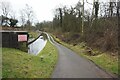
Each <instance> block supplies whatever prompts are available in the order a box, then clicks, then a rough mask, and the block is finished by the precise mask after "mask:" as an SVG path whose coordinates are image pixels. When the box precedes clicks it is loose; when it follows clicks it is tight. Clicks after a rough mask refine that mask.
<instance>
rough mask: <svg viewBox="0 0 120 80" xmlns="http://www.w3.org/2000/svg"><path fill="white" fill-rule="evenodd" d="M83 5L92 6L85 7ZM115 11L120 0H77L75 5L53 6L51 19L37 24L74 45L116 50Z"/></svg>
mask: <svg viewBox="0 0 120 80" xmlns="http://www.w3.org/2000/svg"><path fill="white" fill-rule="evenodd" d="M85 4H90V5H92V7H91V8H88V9H85ZM119 14H120V1H116V2H111V0H110V1H109V2H100V1H99V0H97V1H95V0H93V3H89V2H87V0H86V1H85V2H84V3H83V2H80V1H79V2H78V3H77V4H76V5H75V6H70V7H68V6H63V7H58V8H56V9H55V15H54V18H53V21H51V22H44V23H42V25H37V26H38V27H39V28H41V29H45V30H46V31H51V32H53V33H55V34H56V36H57V37H59V38H61V39H62V40H63V41H66V42H68V43H70V42H71V43H75V44H76V43H78V42H81V41H82V42H86V43H87V45H89V46H93V47H97V48H99V49H102V50H111V51H115V50H117V49H118V47H117V44H118V42H117V37H118V34H117V33H118V26H119V20H118V19H119ZM40 24H41V23H40ZM40 26H42V27H40ZM101 44H103V45H101Z"/></svg>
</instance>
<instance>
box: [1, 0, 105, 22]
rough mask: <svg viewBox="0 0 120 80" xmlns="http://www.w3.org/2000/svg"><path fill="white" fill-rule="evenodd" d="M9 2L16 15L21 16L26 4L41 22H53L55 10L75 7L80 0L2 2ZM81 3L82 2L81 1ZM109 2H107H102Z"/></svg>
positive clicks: (18, 0)
mask: <svg viewBox="0 0 120 80" xmlns="http://www.w3.org/2000/svg"><path fill="white" fill-rule="evenodd" d="M1 1H7V2H10V3H11V6H12V9H13V11H14V12H15V14H16V15H17V17H18V15H19V10H21V9H23V8H24V7H25V4H28V5H30V6H31V7H32V8H33V11H34V13H35V16H36V18H37V20H38V21H39V22H42V21H44V20H46V21H51V20H52V19H53V16H54V10H55V8H56V7H59V6H64V5H67V6H70V5H73V6H74V5H75V4H76V3H77V2H78V1H79V0H0V2H1ZM80 1H81V0H80ZM85 1H86V0H85ZM88 1H89V2H93V0H88ZM101 1H107V0H101ZM85 7H86V8H89V7H90V5H88V4H86V6H85Z"/></svg>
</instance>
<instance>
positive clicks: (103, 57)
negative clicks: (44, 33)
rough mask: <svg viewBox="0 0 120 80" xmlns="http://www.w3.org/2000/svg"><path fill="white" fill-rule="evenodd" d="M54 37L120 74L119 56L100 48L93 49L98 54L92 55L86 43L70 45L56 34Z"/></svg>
mask: <svg viewBox="0 0 120 80" xmlns="http://www.w3.org/2000/svg"><path fill="white" fill-rule="evenodd" d="M52 36H53V35H52ZM53 37H54V39H55V40H56V41H57V42H58V43H60V44H62V45H64V46H66V47H68V48H70V49H72V50H73V51H75V52H76V53H77V54H79V55H80V56H83V57H85V58H88V59H90V60H92V61H93V62H94V63H96V64H97V65H98V66H100V67H101V68H103V69H104V70H106V71H108V72H111V73H113V74H119V75H120V73H118V57H117V56H111V55H109V53H101V52H100V51H98V50H93V52H96V53H97V54H98V55H95V56H90V55H87V52H86V48H85V45H84V43H79V44H77V45H70V44H67V43H65V42H63V41H61V40H60V39H58V38H56V37H55V36H53Z"/></svg>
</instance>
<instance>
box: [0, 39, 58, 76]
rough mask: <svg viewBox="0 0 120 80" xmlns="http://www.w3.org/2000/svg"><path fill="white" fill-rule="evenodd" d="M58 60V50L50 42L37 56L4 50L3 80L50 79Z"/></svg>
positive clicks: (8, 49) (15, 50) (13, 50)
mask: <svg viewBox="0 0 120 80" xmlns="http://www.w3.org/2000/svg"><path fill="white" fill-rule="evenodd" d="M41 56H43V60H41ZM57 58H58V54H57V49H56V48H55V47H54V46H53V45H52V44H51V43H50V42H49V41H48V42H47V44H46V47H45V48H44V49H43V50H42V51H41V52H40V54H38V55H37V56H34V55H31V54H28V53H25V52H22V51H20V50H17V49H11V48H2V61H3V65H2V69H3V74H2V76H3V78H50V77H51V74H52V72H53V70H54V67H55V65H56V62H57Z"/></svg>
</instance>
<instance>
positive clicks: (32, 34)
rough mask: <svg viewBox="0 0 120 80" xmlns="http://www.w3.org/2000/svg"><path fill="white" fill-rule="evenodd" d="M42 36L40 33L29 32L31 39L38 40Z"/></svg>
mask: <svg viewBox="0 0 120 80" xmlns="http://www.w3.org/2000/svg"><path fill="white" fill-rule="evenodd" d="M39 35H40V34H39V33H38V32H35V31H34V32H33V31H29V37H30V38H37V37H38V36H39Z"/></svg>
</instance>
